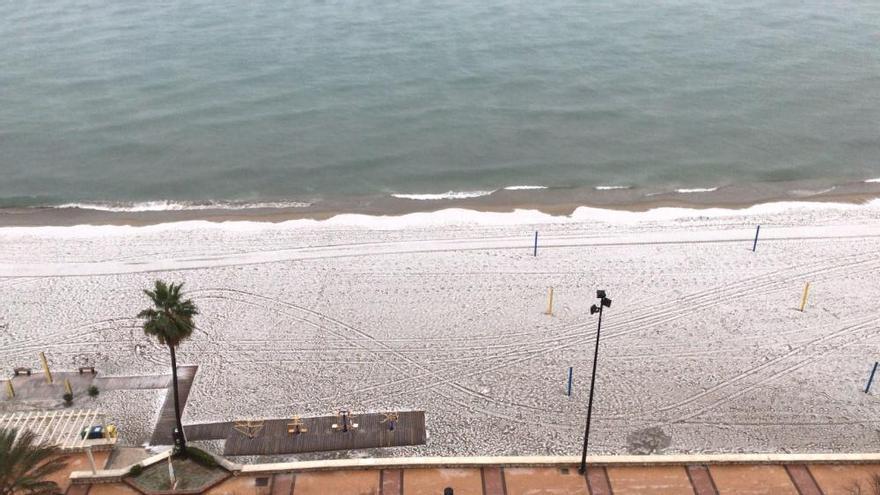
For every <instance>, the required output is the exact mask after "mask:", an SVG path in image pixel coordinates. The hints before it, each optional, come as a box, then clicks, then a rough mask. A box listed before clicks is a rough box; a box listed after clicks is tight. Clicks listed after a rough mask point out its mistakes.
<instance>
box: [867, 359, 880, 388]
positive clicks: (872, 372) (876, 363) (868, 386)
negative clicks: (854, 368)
mask: <svg viewBox="0 0 880 495" xmlns="http://www.w3.org/2000/svg"><path fill="white" fill-rule="evenodd" d="M878 364H880V363H878V362H874V369H872V370H871V376H869V377H868V384H867V385H865V393H866V394H867V393H868V390H871V382H873V381H874V373H876V372H877V365H878Z"/></svg>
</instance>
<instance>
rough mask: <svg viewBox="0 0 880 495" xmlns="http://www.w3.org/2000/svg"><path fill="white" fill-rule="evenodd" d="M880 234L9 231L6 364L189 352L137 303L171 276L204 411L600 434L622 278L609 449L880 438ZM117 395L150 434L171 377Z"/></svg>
mask: <svg viewBox="0 0 880 495" xmlns="http://www.w3.org/2000/svg"><path fill="white" fill-rule="evenodd" d="M791 208H793V209H791ZM601 219H607V220H608V221H607V222H603V221H601ZM538 222H540V225H537V226H536V225H534V224H533V223H538ZM758 223H760V224H761V225H762V229H761V239H762V241H761V242H759V244H758V251H757V252H756V253H752V251H751V245H752V242H751V239H752V237H753V236H754V226H755V225H756V224H758ZM370 225H372V227H371V226H370ZM536 229H538V230H540V232H541V234H540V243H541V248H540V249H539V253H538V257H537V258H535V257H533V256H532V247H531V243H532V238H533V235H534V230H536ZM878 249H880V205H878V204H876V203H875V204H873V205H870V206H862V207H851V206H848V207H844V206H827V205H826V206H822V207H802V206H800V207H799V206H791V205H787V206H772V205H771V206H767V207H760V208H755V209H752V210H750V211H746V212H734V213H732V212H724V211H718V210H713V211H704V212H700V213H698V214H696V215H694V213H693V212H682V211H674V210H664V211H655V212H649V213H646V214H626V213H619V214H618V213H609V212H603V211H599V210H588V209H583V210H580V211H579V212H577V213H576V214H575V215H574V218H572V219H560V218H551V217H547V216H546V215H542V214H537V213H526V212H520V213H518V214H480V215H477V214H466V213H464V212H460V211H458V212H445V213H437V214H415V215H411V216H408V217H406V218H403V219H387V218H386V219H370V218H364V217H357V216H347V217H344V218H341V219H335V220H333V221H329V222H311V221H295V222H289V223H286V224H282V225H275V226H272V225H267V224H253V223H249V224H206V223H187V224H174V225H164V226H155V227H144V228H125V227H100V228H97V227H74V228H59V229H54V228H37V229H13V228H8V229H0V302H2V309H0V366H2V368H4V369H6V370H9V369H10V368H11V367H12V366H20V365H26V366H33V367H37V366H38V363H37V352H38V351H40V350H46V351H47V354H48V356H49V358H50V360H51V361H52V363H53V365H54V366H57V367H67V368H71V367H73V366H75V365H78V364H80V363H83V362H94V364H95V365H96V366H97V367H98V369H99V371H100V372H101V373H102V374H103V375H107V374H120V375H122V374H136V373H163V372H167V369H168V367H169V358H168V355H167V352H166V351H165V350H164V349H163V348H161V347H159V346H158V345H157V344H156V343H154V342H152V341H150V340H148V339H147V338H145V337H144V336H143V333H142V331H141V330H140V328H139V323H138V321H137V320H135V319H134V318H133V316H134V315H135V314H136V313H137V312H138V310H140V309H141V308H142V307H144V306H145V305H146V304H147V301H146V299H145V297H144V296H143V295H142V294H141V292H140V290H141V289H142V288H145V287H147V286H148V285H149V284H151V282H152V281H153V280H154V279H155V278H157V277H160V278H163V279H165V280H169V281H185V282H186V288H187V289H188V291H189V293H190V295H191V296H192V297H193V298H194V300H195V301H196V303H197V304H198V306H199V307H200V309H201V312H202V314H201V315H200V317H199V319H198V322H199V325H200V330H199V332H198V333H197V334H196V335H195V336H194V338H193V339H192V340H191V341H190V342H187V343H186V344H184V345H183V346H182V347H181V348H180V351H179V361H180V362H181V363H196V364H198V365H199V366H200V369H199V374H198V375H197V377H196V381H195V385H194V388H193V391H192V394H191V396H190V400H189V403H188V405H187V408H186V414H185V422H188V423H193V422H200V421H217V420H229V419H243V418H253V417H261V416H268V417H279V416H280V417H283V416H288V415H291V414H294V413H296V414H300V415H311V414H326V413H331V412H333V411H334V410H335V409H336V408H338V407H348V408H351V409H354V410H369V411H384V410H390V409H397V408H401V409H424V410H425V411H427V420H428V428H429V434H430V439H429V443H428V445H427V446H424V447H415V448H405V449H397V450H394V451H393V452H387V453H386V455H402V454H412V453H420V454H428V455H453V454H477V453H479V454H543V453H550V454H576V453H578V452H579V448H580V443H581V438H582V432H583V421H584V418H585V411H586V398H587V393H588V388H587V385H588V380H589V370H590V365H591V358H592V344H593V338H594V336H595V325H596V318H595V317H593V316H590V315H589V305H590V304H592V303H593V302H594V291H595V289H597V288H604V289H606V290H607V291H608V293H609V296H610V297H611V298H613V300H614V303H613V306H612V308H611V309H610V310H608V311H607V313H606V315H605V325H604V326H603V336H602V344H601V353H600V362H599V373H600V374H599V380H598V384H597V398H596V407H595V415H594V430H593V436H592V442H591V445H592V446H593V447H594V448H595V452H597V453H599V452H604V453H623V452H626V451H627V450H628V447H627V440H626V439H627V436H628V435H629V434H631V433H633V432H634V431H637V430H642V429H645V428H648V427H652V426H658V427H660V428H661V429H662V430H663V431H664V432H665V433H666V434H667V435H669V436H670V437H671V439H672V440H671V446H670V447H669V448H668V451H679V452H681V451H704V452H731V451H750V452H755V451H774V452H797V451H873V450H876V442H877V441H878V435H877V431H878V424H877V423H878V421H880V420H877V419H876V416H875V415H874V414H873V412H874V411H876V408H877V406H878V404H877V401H876V399H875V396H874V395H873V394H864V393H863V392H862V390H861V389H862V387H864V383H865V380H866V378H867V374H868V372H869V370H870V368H871V366H872V364H873V362H874V360H877V359H880V353H878V352H877V344H878V343H880V332H878V327H877V322H878V320H880V318H878V316H880V310H878V302H877V301H878V299H880V284H878V276H877V273H878V272H877V270H878V268H880V256H878V255H877V253H878ZM805 282H811V284H812V289H811V293H810V297H809V303H808V305H807V311H806V312H804V313H801V312H799V311H797V310H796V308H797V307H798V305H799V303H800V297H801V293H802V290H803V286H804V283H805ZM550 286H553V287H554V288H555V293H556V304H555V312H556V314H555V316H553V317H551V316H547V315H544V314H543V312H544V310H545V309H546V303H547V301H546V296H547V288H548V287H550ZM568 366H574V367H575V387H574V394H573V396H572V397H571V398H569V397H566V395H565V382H566V376H567V369H568ZM878 381H880V377H878ZM877 387H878V389H877V390H878V392H880V383H878V384H877ZM113 397H114V396H111V394H110V393H108V394H107V395H106V396H102V397H101V398H100V402H101V404H102V406H104V407H106V408H107V409H108V413H109V415H110V416H111V417H113V416H114V415H116V417H117V418H119V419H117V421H118V422H119V423H121V424H123V425H126V426H127V428H129V429H131V430H132V431H133V434H132V435H130V436H127V438H139V437H142V436H143V435H144V432H147V431H148V430H149V428H151V427H152V422H154V421H155V409H156V408H157V407H158V404H159V403H160V402H161V400H160V399H159V397H160V393H157V391H144V392H131V393H125V392H123V393H118V395H117V396H116V397H119V399H118V400H116V399H114V398H113ZM132 401H135V402H138V401H140V402H143V403H144V406H145V408H146V409H148V410H149V411H148V412H145V413H137V414H134V415H132V414H127V413H128V412H129V411H134V410H135V409H138V408H136V407H133V406H132V405H131V403H132ZM122 416H127V417H126V418H125V419H121V417H122Z"/></svg>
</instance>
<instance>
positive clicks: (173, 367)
mask: <svg viewBox="0 0 880 495" xmlns="http://www.w3.org/2000/svg"><path fill="white" fill-rule="evenodd" d="M168 348H169V349H171V385H172V387H174V419H176V420H177V431H178V432H179V433H180V446H181V449H180V450H181V453H184V454H185V453H186V438H185V437H184V435H183V424H182V423H181V422H180V399H179V394H178V392H177V356H175V355H174V346H173V345H171V344H168Z"/></svg>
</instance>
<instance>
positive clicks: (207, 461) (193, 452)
mask: <svg viewBox="0 0 880 495" xmlns="http://www.w3.org/2000/svg"><path fill="white" fill-rule="evenodd" d="M186 457H187V458H189V459H192V460H193V461H195V462H197V463H198V464H201V465H202V466H205V467H209V468H211V467H217V461H216V460H215V459H214V456H212V455H211V454H209V453H207V452H205V451H204V450H202V449H197V448H195V447H190V446H189V445H187V447H186Z"/></svg>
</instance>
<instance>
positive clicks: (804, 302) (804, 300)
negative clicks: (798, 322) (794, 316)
mask: <svg viewBox="0 0 880 495" xmlns="http://www.w3.org/2000/svg"><path fill="white" fill-rule="evenodd" d="M809 293H810V283H809V282H807V285H805V286H804V297H802V298H801V313H803V312H804V308H806V307H807V294H809Z"/></svg>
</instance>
